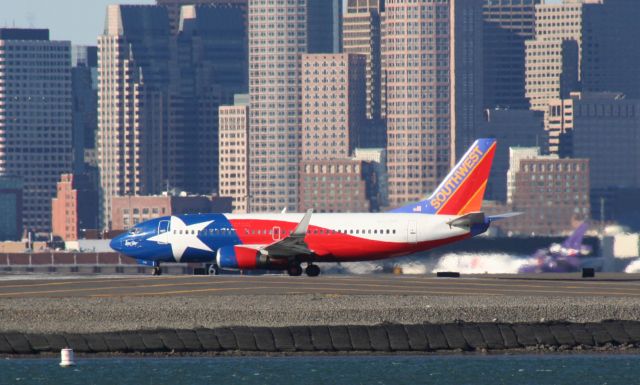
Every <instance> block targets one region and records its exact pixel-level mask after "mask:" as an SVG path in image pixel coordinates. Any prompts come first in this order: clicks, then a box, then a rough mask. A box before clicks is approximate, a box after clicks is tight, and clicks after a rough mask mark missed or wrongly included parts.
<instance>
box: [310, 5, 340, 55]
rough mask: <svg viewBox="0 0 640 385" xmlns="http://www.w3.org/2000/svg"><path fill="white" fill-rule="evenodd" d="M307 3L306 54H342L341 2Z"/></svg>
mask: <svg viewBox="0 0 640 385" xmlns="http://www.w3.org/2000/svg"><path fill="white" fill-rule="evenodd" d="M306 1H307V52H308V53H340V52H342V0H306Z"/></svg>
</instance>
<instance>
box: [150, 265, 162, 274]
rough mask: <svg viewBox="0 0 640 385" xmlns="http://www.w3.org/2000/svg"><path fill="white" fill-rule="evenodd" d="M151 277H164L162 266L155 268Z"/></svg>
mask: <svg viewBox="0 0 640 385" xmlns="http://www.w3.org/2000/svg"><path fill="white" fill-rule="evenodd" d="M151 275H162V269H161V268H160V265H158V266H154V267H153V270H152V271H151Z"/></svg>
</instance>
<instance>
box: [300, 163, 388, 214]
mask: <svg viewBox="0 0 640 385" xmlns="http://www.w3.org/2000/svg"><path fill="white" fill-rule="evenodd" d="M377 194H378V186H377V180H376V169H375V165H374V163H373V162H365V161H359V160H353V159H329V160H313V161H305V162H304V163H303V164H302V166H301V170H300V211H304V210H307V209H310V208H313V209H314V211H316V212H319V213H339V212H347V213H348V212H356V213H365V212H370V211H377V210H378V201H377V199H378V197H377Z"/></svg>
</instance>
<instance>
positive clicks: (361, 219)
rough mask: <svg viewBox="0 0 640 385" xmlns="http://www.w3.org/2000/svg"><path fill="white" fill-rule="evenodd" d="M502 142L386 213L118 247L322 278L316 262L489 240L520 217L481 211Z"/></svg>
mask: <svg viewBox="0 0 640 385" xmlns="http://www.w3.org/2000/svg"><path fill="white" fill-rule="evenodd" d="M495 149H496V141H495V139H479V140H477V141H476V142H475V143H474V144H473V145H472V146H471V148H469V150H468V151H467V152H466V154H465V155H464V156H463V157H462V159H461V160H460V161H459V162H458V164H457V165H456V166H455V167H454V168H453V170H452V171H451V172H450V173H449V175H447V177H446V178H445V180H444V181H443V182H442V183H441V184H440V186H438V188H437V189H436V191H435V192H434V193H433V194H432V195H431V196H430V197H429V198H427V199H426V200H423V201H420V202H417V203H413V204H410V205H407V206H404V207H400V208H397V209H394V210H391V211H389V212H386V213H362V214H353V213H344V214H314V213H313V212H312V210H309V211H307V212H306V213H299V214H294V213H291V214H288V213H280V214H193V215H180V216H171V217H162V218H157V219H152V220H149V221H146V222H143V223H140V224H138V225H136V226H135V227H133V228H132V229H131V230H129V231H128V232H127V233H124V234H122V235H120V236H118V237H117V238H115V239H113V240H112V241H111V247H112V248H113V249H114V250H117V251H119V252H121V253H123V254H125V255H127V256H129V257H132V258H135V259H137V260H138V261H139V262H140V263H141V264H145V265H149V266H154V267H155V269H154V274H160V264H161V263H168V262H211V263H212V264H211V268H210V270H209V273H210V274H218V272H219V269H241V270H250V269H268V270H286V271H287V272H288V273H289V275H292V276H299V275H301V274H302V273H303V269H302V264H305V265H306V266H305V267H306V268H305V273H306V274H307V275H308V276H310V277H315V276H318V275H319V274H320V268H319V267H318V265H316V264H315V263H316V262H354V261H368V260H377V259H384V258H392V257H399V256H403V255H409V254H413V253H416V252H419V251H424V250H428V249H432V248H434V247H438V246H442V245H446V244H449V243H453V242H457V241H461V240H463V239H467V238H471V237H474V236H476V235H478V234H482V233H484V232H485V231H486V230H487V229H488V228H489V226H490V224H491V222H492V221H495V220H498V219H502V218H506V217H509V216H511V215H514V214H504V215H499V216H494V217H490V216H485V214H484V213H483V212H482V211H480V210H481V204H482V199H483V196H484V191H485V188H486V185H487V179H488V177H489V172H490V169H491V163H492V161H493V156H494V154H495Z"/></svg>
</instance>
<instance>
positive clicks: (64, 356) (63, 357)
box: [60, 348, 76, 368]
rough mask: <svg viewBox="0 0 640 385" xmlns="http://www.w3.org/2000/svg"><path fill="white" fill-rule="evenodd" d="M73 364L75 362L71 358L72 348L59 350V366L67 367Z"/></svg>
mask: <svg viewBox="0 0 640 385" xmlns="http://www.w3.org/2000/svg"><path fill="white" fill-rule="evenodd" d="M75 365H76V363H75V361H74V360H73V349H68V348H67V349H62V350H60V366H61V367H63V368H68V367H70V366H75Z"/></svg>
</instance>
